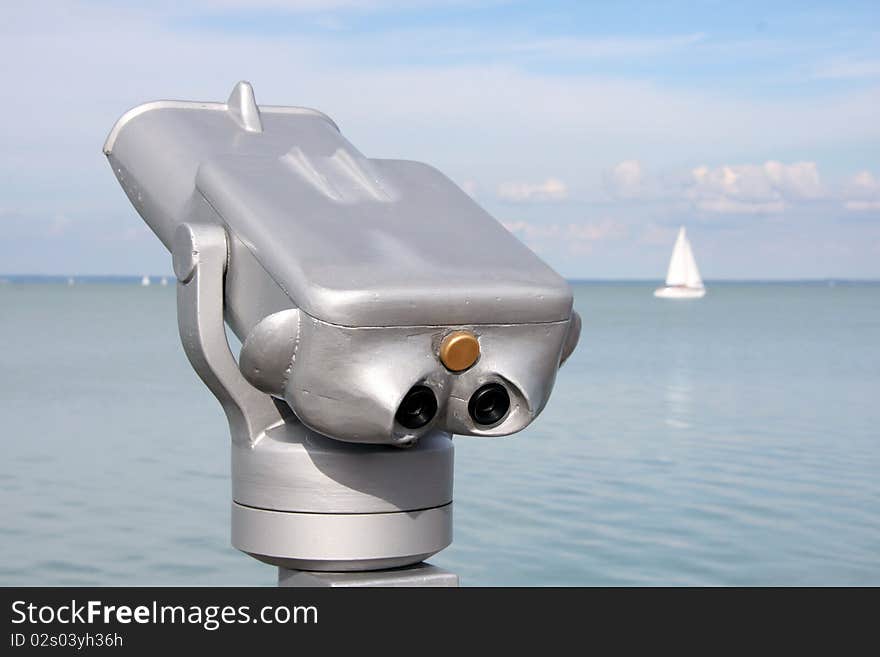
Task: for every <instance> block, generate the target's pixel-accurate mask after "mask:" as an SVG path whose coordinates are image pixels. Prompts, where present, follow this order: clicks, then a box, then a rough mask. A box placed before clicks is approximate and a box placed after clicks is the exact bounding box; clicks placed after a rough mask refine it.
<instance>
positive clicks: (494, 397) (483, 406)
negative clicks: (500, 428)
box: [468, 383, 510, 425]
mask: <svg viewBox="0 0 880 657" xmlns="http://www.w3.org/2000/svg"><path fill="white" fill-rule="evenodd" d="M508 410H510V395H508V394H507V390H505V389H504V386H503V385H501V384H500V383H487V384H486V385H484V386H482V387H481V388H479V389H478V390H477V391H476V392H475V393H474V394H473V396H471V400H470V401H469V402H468V413H470V414H471V418H472V419H473V421H474V422H476V423H477V424H483V425H489V424H495V423H496V422H498V421H500V420H501V419H502V418H503V417H504V416H505V415H507V411H508Z"/></svg>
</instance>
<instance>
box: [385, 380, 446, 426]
mask: <svg viewBox="0 0 880 657" xmlns="http://www.w3.org/2000/svg"><path fill="white" fill-rule="evenodd" d="M436 414H437V398H436V397H435V396H434V392H433V391H432V390H431V389H430V388H429V387H427V386H413V387H412V388H411V389H410V391H409V392H408V393H406V397H404V398H403V401H402V402H400V407H399V408H398V409H397V414H396V415H395V416H394V417H395V419H396V420H397V421H398V422H399V423H400V424H401V426H404V427H406V428H407V429H419V428H421V427H423V426H425V425H426V424H428V422H430V421H431V420H432V419H434V416H435V415H436Z"/></svg>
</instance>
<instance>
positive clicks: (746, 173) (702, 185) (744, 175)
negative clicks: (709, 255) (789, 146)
mask: <svg viewBox="0 0 880 657" xmlns="http://www.w3.org/2000/svg"><path fill="white" fill-rule="evenodd" d="M824 193H825V192H824V189H823V186H822V183H821V181H820V179H819V170H818V168H817V166H816V163H815V162H795V163H794V164H783V163H781V162H776V161H772V160H771V161H768V162H765V163H764V164H738V165H723V166H720V167H717V168H714V169H712V168H709V167H707V166H700V167H697V168H695V169H693V170H692V171H691V179H690V181H689V183H688V185H687V186H686V188H685V191H684V196H685V198H686V199H688V200H689V201H691V202H692V203H693V204H694V206H696V208H697V209H699V210H702V211H704V212H713V213H724V214H773V213H779V212H782V211H784V210H785V208H786V207H787V205H788V204H790V203H791V202H796V201H809V200H815V199H819V198H822V196H823V195H824Z"/></svg>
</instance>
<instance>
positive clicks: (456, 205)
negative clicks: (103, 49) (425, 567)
mask: <svg viewBox="0 0 880 657" xmlns="http://www.w3.org/2000/svg"><path fill="white" fill-rule="evenodd" d="M104 153H105V154H106V155H107V158H108V160H109V162H110V165H111V166H112V167H113V172H114V174H115V175H116V177H117V179H118V180H119V182H120V184H121V185H122V188H123V189H124V190H125V193H126V194H127V195H128V198H129V199H130V200H131V202H132V204H133V205H134V207H135V209H136V210H137V211H138V213H140V215H141V216H142V217H143V219H144V221H146V223H147V224H148V225H149V226H150V228H151V229H152V230H153V232H155V233H156V235H157V236H158V237H159V239H160V240H161V241H162V243H163V244H164V245H165V246H166V247H167V248H168V250H169V251H170V252H171V253H172V258H173V264H174V271H175V274H176V276H177V279H178V286H177V291H178V303H177V310H178V323H179V328H180V336H181V340H182V342H183V346H184V350H185V351H186V354H187V356H188V357H189V360H190V362H191V363H192V365H193V367H194V369H195V370H196V372H197V373H198V374H199V376H200V377H201V378H202V380H203V381H204V382H205V384H206V385H207V386H208V387H209V388H210V390H211V392H212V393H213V394H214V395H215V396H216V397H217V399H218V400H219V401H220V403H221V404H222V406H223V409H224V411H225V412H226V416H227V419H228V421H229V426H230V431H231V434H232V498H233V499H232V543H233V545H234V546H235V547H237V548H238V549H240V550H243V551H245V552H247V553H249V554H251V555H252V556H254V557H256V558H257V559H260V560H262V561H265V562H268V563H271V564H275V565H278V566H280V567H284V568H292V569H298V570H307V571H359V570H377V569H386V568H393V567H398V566H404V565H408V564H414V563H417V562H420V561H422V560H423V559H425V558H427V557H428V556H430V555H432V554H434V553H436V552H438V551H439V550H442V549H443V548H444V547H446V546H447V545H449V543H450V542H451V541H452V479H453V447H452V434H459V435H469V436H503V435H508V434H511V433H514V432H517V431H520V430H521V429H523V428H525V427H526V426H528V425H529V424H530V423H531V422H532V421H533V420H534V419H535V418H536V417H537V416H538V414H539V413H540V412H541V410H542V409H543V408H544V405H545V404H546V403H547V399H548V397H549V395H550V391H551V389H552V387H553V383H554V380H555V377H556V372H557V370H558V368H559V366H560V365H561V363H562V362H563V361H564V360H565V359H566V358H567V357H568V356H569V354H571V352H572V351H573V350H574V348H575V345H576V344H577V340H578V336H579V334H580V318H579V317H578V316H577V314H576V313H574V312H573V311H572V295H571V290H570V288H569V286H568V285H567V284H566V282H565V281H564V280H563V279H562V278H561V277H560V276H559V275H558V274H556V273H555V272H554V271H553V270H552V269H550V268H549V267H548V266H547V265H546V264H544V263H543V262H542V261H541V260H540V259H539V258H538V257H537V256H536V255H535V254H534V253H532V252H531V251H530V250H529V249H528V248H526V247H525V246H524V245H522V244H521V243H520V242H519V241H518V240H517V239H516V238H514V237H513V236H512V235H511V234H510V233H509V232H508V231H507V230H505V229H504V228H503V227H502V226H501V225H500V224H499V223H498V222H496V221H495V220H494V219H493V218H492V217H491V216H490V215H489V214H487V213H486V212H485V211H484V210H483V209H482V208H480V207H479V206H478V205H477V204H476V203H475V202H474V201H473V199H471V197H470V196H468V195H467V194H465V193H464V192H463V191H461V190H460V189H459V188H458V187H457V186H456V185H455V184H454V183H452V182H451V181H450V180H449V179H448V178H446V177H445V176H444V175H443V174H441V173H440V172H439V171H437V170H436V169H433V168H431V167H429V166H427V165H425V164H421V163H417V162H410V161H402V160H381V159H369V158H366V157H364V156H363V155H362V154H361V153H360V152H358V151H357V149H355V148H354V146H352V145H351V144H350V143H349V142H348V141H347V140H346V139H345V138H344V137H343V136H342V134H341V133H340V132H339V129H338V128H337V126H336V124H335V123H333V121H332V120H330V119H329V118H328V117H327V116H325V115H324V114H322V113H320V112H318V111H315V110H311V109H305V108H300V107H277V106H265V105H264V106H257V104H256V101H255V99H254V94H253V89H252V88H251V86H250V84H248V83H247V82H240V83H238V84H237V85H236V86H235V88H234V89H233V92H232V95H231V96H230V97H229V100H228V101H227V102H226V103H203V102H183V101H158V102H153V103H147V104H145V105H141V106H139V107H136V108H134V109H132V110H130V111H129V112H127V113H126V114H124V115H123V116H122V118H120V119H119V121H117V123H116V125H115V126H114V127H113V129H112V130H111V132H110V135H109V136H108V137H107V141H106V143H105V145H104ZM224 321H225V322H226V323H227V324H228V325H229V327H230V328H231V329H232V331H233V332H234V333H235V334H236V335H237V336H238V337H239V339H241V341H242V343H243V347H242V350H241V353H240V354H239V357H238V360H237V361H236V359H235V357H234V355H233V354H232V352H231V351H230V348H229V345H228V343H227V340H226V333H225V327H224ZM401 448H405V449H401Z"/></svg>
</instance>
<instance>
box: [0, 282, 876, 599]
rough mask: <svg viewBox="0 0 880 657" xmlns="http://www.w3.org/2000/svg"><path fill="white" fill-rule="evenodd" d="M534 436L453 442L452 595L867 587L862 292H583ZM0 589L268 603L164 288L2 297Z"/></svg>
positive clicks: (219, 421)
mask: <svg viewBox="0 0 880 657" xmlns="http://www.w3.org/2000/svg"><path fill="white" fill-rule="evenodd" d="M575 289H576V306H577V308H578V309H579V310H580V312H581V315H582V317H583V319H584V334H583V337H582V339H581V345H580V347H579V348H578V351H577V352H576V353H575V355H574V356H573V357H572V358H571V360H570V361H569V362H568V363H567V364H566V366H565V367H564V368H563V370H562V371H561V372H560V375H559V377H558V379H557V385H556V389H555V391H554V395H553V397H552V398H551V401H550V403H549V405H548V406H547V409H546V410H545V411H544V413H543V415H542V416H541V417H540V418H539V420H538V421H537V422H535V423H534V424H533V425H532V426H531V427H530V428H529V429H527V430H526V431H524V432H522V433H521V434H519V435H517V436H515V437H510V438H497V439H485V438H484V439H478V438H457V439H456V481H455V503H456V507H455V516H456V517H455V541H454V543H453V545H452V546H451V547H450V548H448V549H447V550H445V551H443V552H442V553H440V554H439V555H437V556H436V557H434V558H433V559H432V562H433V563H435V564H437V565H440V566H443V567H446V568H450V569H452V570H454V571H456V572H458V573H459V574H460V575H461V577H462V582H463V583H464V584H466V585H467V584H469V585H496V584H497V585H506V584H516V585H594V584H647V585H653V584H673V585H674V584H697V585H701V584H708V585H716V584H798V585H799V584H874V585H880V476H878V472H880V349H878V337H880V285H867V284H865V285H847V284H838V285H834V286H831V285H826V284H809V285H807V284H803V285H792V284H725V285H720V284H719V285H714V286H710V289H709V294H708V296H707V297H706V298H705V299H702V300H700V301H689V302H688V301H685V302H675V301H664V300H655V299H653V298H652V297H651V290H652V286H651V285H648V284H578V285H576V286H575ZM0 308H2V311H0V313H2V314H0V343H2V344H3V346H4V347H5V349H4V351H3V355H2V356H0V422H2V424H0V427H2V429H0V435H2V452H0V454H2V456H0V500H2V504H0V584H2V585H14V584H29V585H40V584H49V585H62V584H96V585H124V584H145V585H153V584H171V585H176V584H180V585H188V584H196V585H198V584H211V585H227V584H228V585H262V584H265V585H271V584H273V583H274V580H275V573H274V571H273V569H272V568H271V567H269V566H265V565H263V564H260V563H257V562H256V561H254V560H252V559H250V558H248V557H246V556H244V555H242V554H240V553H238V552H237V551H236V550H234V549H233V548H232V547H230V546H229V538H228V531H229V529H228V525H229V519H228V505H229V481H228V471H229V466H228V440H229V439H228V434H227V428H226V426H225V420H224V417H223V414H222V412H221V410H220V407H219V405H218V404H217V403H216V401H214V399H213V398H212V397H211V396H210V394H209V392H208V391H207V389H206V388H205V387H204V386H203V385H202V384H201V382H200V381H199V380H198V378H197V377H196V375H195V373H194V372H193V371H192V370H191V368H190V366H189V364H188V362H187V361H186V358H185V356H184V354H183V352H182V349H181V347H180V345H179V341H178V337H177V328H176V320H175V300H174V288H173V286H169V287H167V288H163V287H159V286H151V287H146V288H141V287H138V286H136V285H131V284H124V283H115V284H97V283H86V284H77V285H74V286H72V287H68V286H67V285H59V284H48V283H33V282H31V283H27V284H21V283H6V284H2V285H0Z"/></svg>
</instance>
